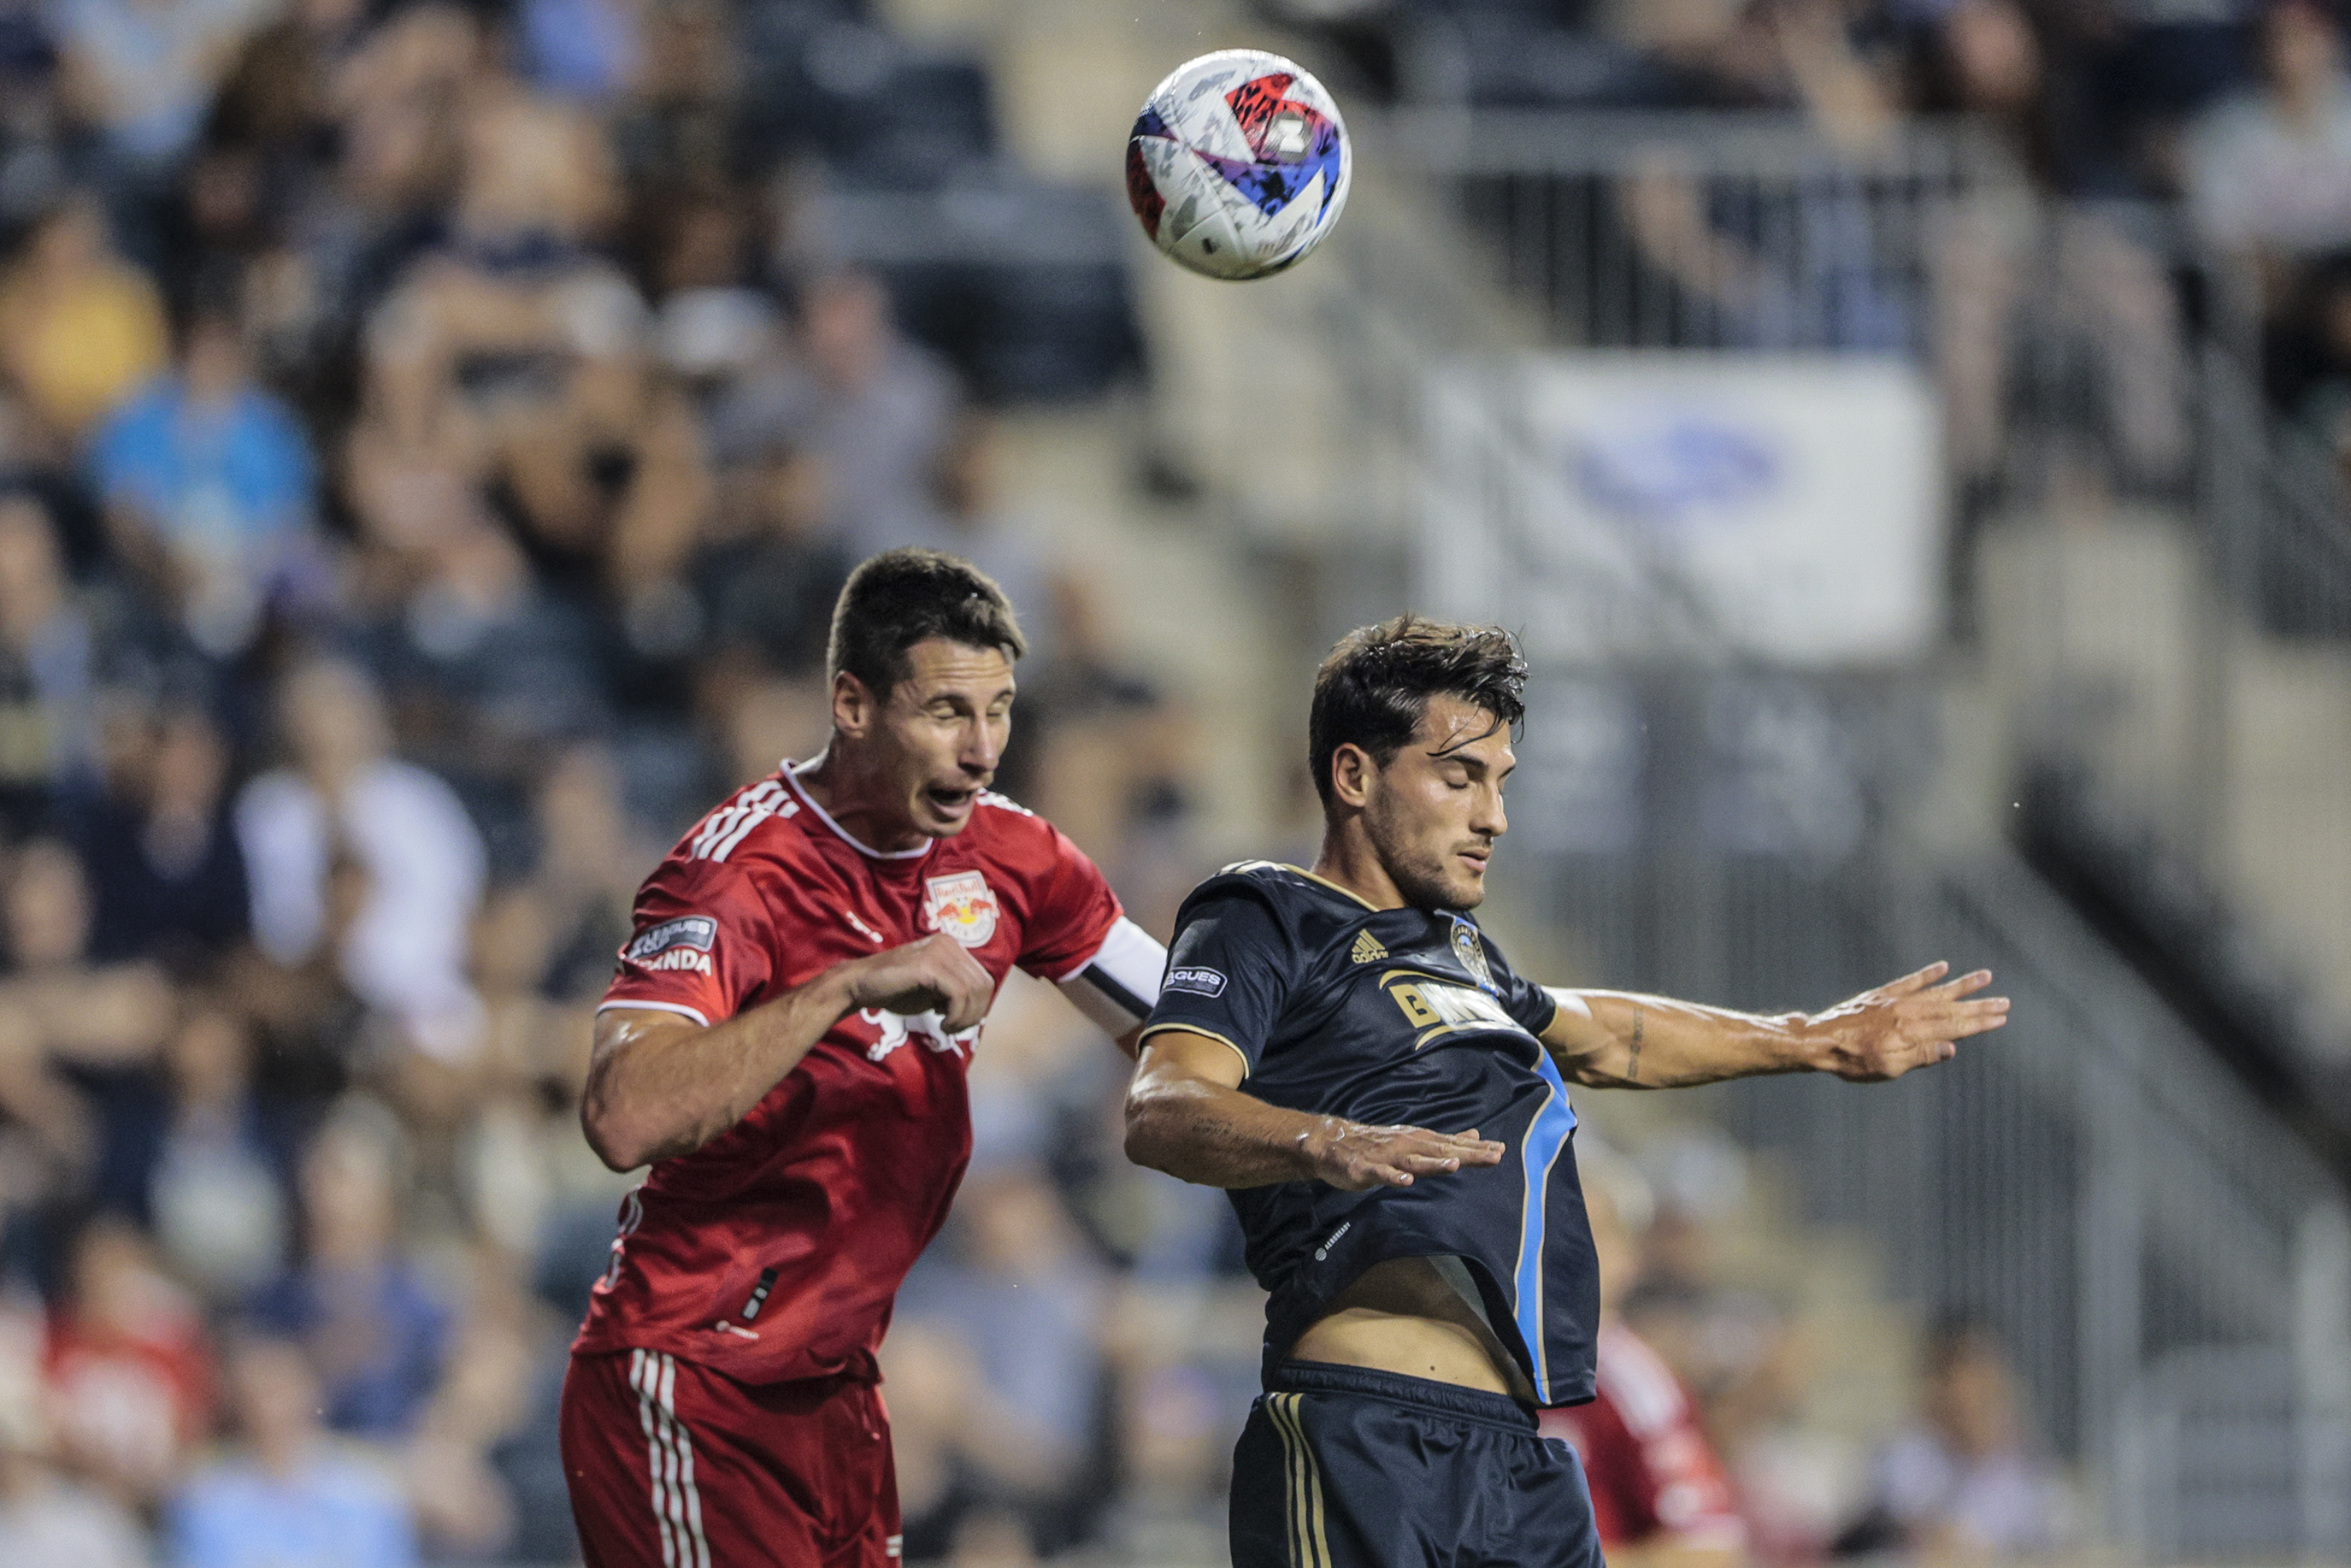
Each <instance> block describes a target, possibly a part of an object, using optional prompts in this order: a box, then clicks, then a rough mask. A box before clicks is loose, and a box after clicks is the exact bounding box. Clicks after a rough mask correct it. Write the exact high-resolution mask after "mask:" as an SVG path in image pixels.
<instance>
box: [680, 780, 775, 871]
mask: <svg viewBox="0 0 2351 1568" xmlns="http://www.w3.org/2000/svg"><path fill="white" fill-rule="evenodd" d="M806 811H807V807H806V806H805V804H804V803H803V802H802V801H801V800H800V799H799V795H798V794H797V793H796V792H794V790H793V789H792V788H791V786H790V785H789V784H787V783H786V782H785V781H784V777H783V775H782V774H781V773H771V774H769V775H768V777H767V778H765V779H759V780H758V781H757V782H754V783H750V784H746V785H744V786H743V787H742V788H741V789H737V790H736V791H735V792H734V793H733V794H731V795H729V796H727V797H726V799H725V800H721V801H719V803H718V804H717V805H716V806H713V807H712V808H711V809H710V810H708V811H706V812H705V813H704V814H703V816H702V818H701V820H700V821H696V822H695V824H694V826H692V827H691V828H688V829H687V830H686V831H685V834H684V837H683V838H681V839H679V840H678V841H677V843H676V845H675V847H674V848H673V849H672V850H671V851H670V852H669V857H668V859H667V860H666V861H665V862H664V866H665V867H666V868H669V869H672V870H674V871H683V872H688V873H691V872H694V871H696V870H699V869H702V868H717V867H721V866H726V867H733V868H736V869H738V870H747V869H749V868H751V867H753V866H758V865H762V864H766V865H778V864H780V865H783V866H786V867H789V866H793V865H797V864H799V862H801V861H802V860H804V859H805V858H806V857H807V856H808V855H809V853H810V849H809V842H808V835H807V833H806V832H805V831H803V826H804V825H803V823H802V822H801V821H800V818H801V817H802V816H804V815H805V813H806Z"/></svg>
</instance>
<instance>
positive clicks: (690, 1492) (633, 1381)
mask: <svg viewBox="0 0 2351 1568" xmlns="http://www.w3.org/2000/svg"><path fill="white" fill-rule="evenodd" d="M629 1386H630V1387H632V1388H633V1389H635V1390H636V1391H637V1419H638V1422H639V1424H640V1425H641V1426H642V1427H643V1429H644V1434H645V1450H646V1454H647V1456H648V1458H650V1459H651V1461H652V1469H653V1521H654V1523H656V1524H657V1525H659V1526H660V1527H661V1543H662V1568H710V1542H709V1541H708V1540H707V1539H705V1537H704V1535H703V1533H702V1493H701V1491H700V1490H698V1489H696V1487H695V1484H694V1443H693V1441H692V1440H691V1439H690V1438H689V1437H687V1436H686V1432H685V1425H684V1422H682V1421H680V1420H679V1419H678V1418H677V1399H676V1393H677V1363H676V1362H675V1361H674V1360H673V1359H672V1358H671V1357H669V1356H666V1355H664V1354H661V1353H660V1352H658V1351H643V1350H639V1351H632V1352H631V1353H630V1354H629Z"/></svg>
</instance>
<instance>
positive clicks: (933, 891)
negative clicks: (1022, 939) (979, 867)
mask: <svg viewBox="0 0 2351 1568" xmlns="http://www.w3.org/2000/svg"><path fill="white" fill-rule="evenodd" d="M1001 913H1002V912H1001V911H1000V910H998V908H997V906H996V890H995V889H994V888H992V887H990V886H988V885H987V878H986V877H984V876H982V875H980V874H979V873H977V872H976V871H963V872H957V873H956V874H955V875H953V876H935V877H932V878H930V879H929V880H927V881H925V883H923V918H924V919H925V921H927V922H928V923H929V925H930V927H931V929H932V930H934V931H944V932H946V934H947V935H948V936H952V937H954V938H955V939H956V941H958V942H960V943H962V944H963V945H964V946H967V947H982V946H987V939H988V938H989V937H991V936H995V935H996V921H997V916H998V915H999V914H1001Z"/></svg>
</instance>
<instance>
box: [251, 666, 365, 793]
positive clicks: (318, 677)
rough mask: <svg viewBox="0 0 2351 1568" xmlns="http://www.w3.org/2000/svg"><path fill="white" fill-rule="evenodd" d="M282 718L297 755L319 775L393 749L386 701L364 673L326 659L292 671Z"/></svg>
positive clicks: (341, 773) (339, 773)
mask: <svg viewBox="0 0 2351 1568" xmlns="http://www.w3.org/2000/svg"><path fill="white" fill-rule="evenodd" d="M278 716H279V720H280V722H281V723H282V724H284V726H285V727H286V739H287V745H288V746H290V747H292V748H293V751H294V757H295V759H296V761H297V762H298V764H299V765H300V766H301V768H302V769H303V771H304V772H306V773H308V774H309V775H311V776H312V777H313V778H314V779H337V780H340V779H345V778H347V777H348V776H349V775H350V774H351V773H354V772H356V771H358V770H359V769H360V768H365V767H366V766H368V765H369V764H370V763H371V762H374V761H376V760H377V759H378V758H381V757H382V756H384V755H385V753H387V752H389V751H390V750H391V749H392V730H391V726H390V724H389V723H388V722H387V721H386V720H385V718H384V713H383V703H382V700H381V698H379V697H378V696H377V695H376V691H375V687H374V686H373V685H371V684H370V683H369V681H368V679H367V677H366V676H365V675H362V674H360V672H359V671H358V670H356V669H353V668H352V667H351V666H350V665H349V664H336V663H333V662H332V661H322V662H320V663H318V664H306V665H304V666H303V667H302V668H300V669H298V670H297V671H295V672H294V673H293V674H291V675H289V676H287V680H286V685H285V688H284V690H283V691H282V692H281V693H280V694H279V698H278Z"/></svg>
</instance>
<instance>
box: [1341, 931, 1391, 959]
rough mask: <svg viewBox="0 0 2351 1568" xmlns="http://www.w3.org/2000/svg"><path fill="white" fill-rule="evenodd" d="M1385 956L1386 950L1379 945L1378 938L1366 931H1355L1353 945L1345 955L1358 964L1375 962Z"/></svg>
mask: <svg viewBox="0 0 2351 1568" xmlns="http://www.w3.org/2000/svg"><path fill="white" fill-rule="evenodd" d="M1347 956H1349V957H1350V958H1353V960H1354V961H1355V962H1356V963H1358V964H1376V963H1378V962H1379V961H1380V960H1381V959H1383V958H1384V957H1386V956H1388V950H1387V949H1386V948H1385V947H1383V946H1380V939H1379V938H1378V937H1376V936H1373V935H1372V934H1371V933H1370V932H1368V931H1362V932H1358V933H1356V936H1355V946H1354V947H1353V950H1351V951H1350V952H1349V953H1348V955H1347Z"/></svg>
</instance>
